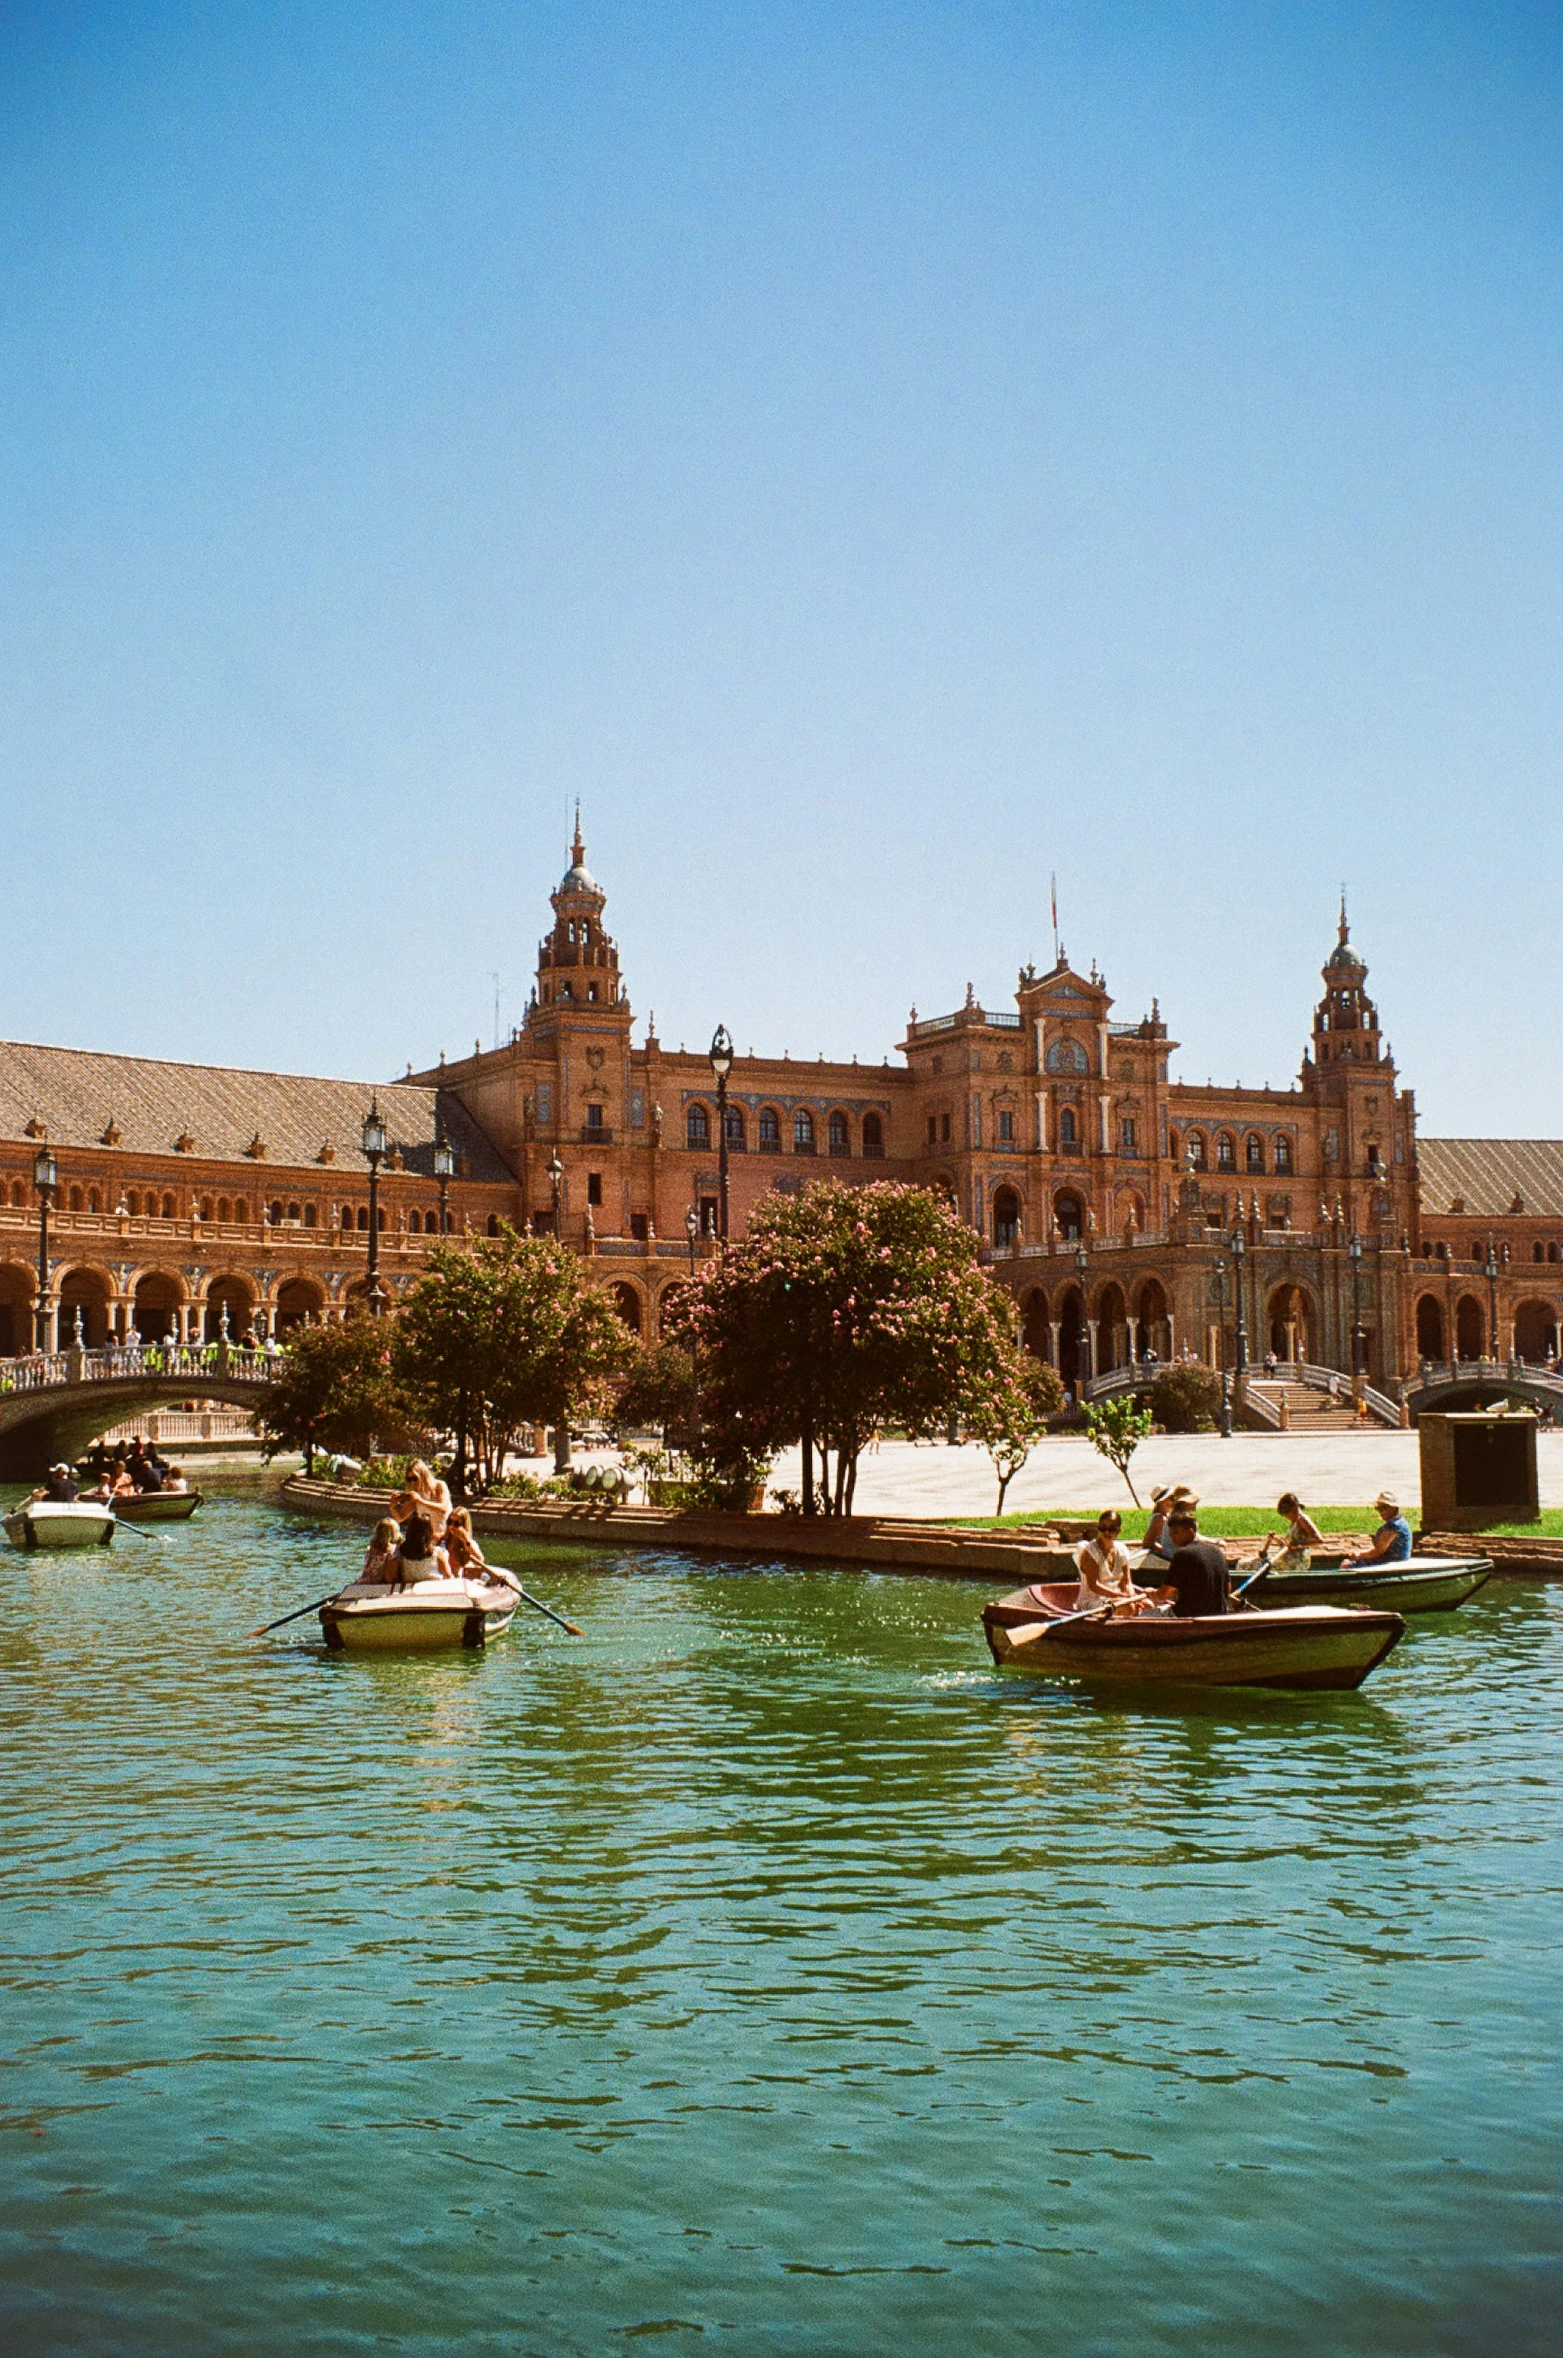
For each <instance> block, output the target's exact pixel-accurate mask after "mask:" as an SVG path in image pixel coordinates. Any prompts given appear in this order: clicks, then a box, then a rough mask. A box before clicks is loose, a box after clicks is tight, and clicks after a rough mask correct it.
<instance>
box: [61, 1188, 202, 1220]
mask: <svg viewBox="0 0 1563 2358" xmlns="http://www.w3.org/2000/svg"><path fill="white" fill-rule="evenodd" d="M87 1209H88V1211H89V1212H101V1211H102V1209H103V1198H102V1196H101V1195H99V1193H98V1191H97V1189H96V1188H95V1187H89V1188H88V1190H87ZM211 1216H212V1215H211V1213H210V1212H209V1211H208V1212H206V1213H204V1214H203V1215H202V1217H203V1218H204V1219H207V1220H209V1219H210V1218H211Z"/></svg>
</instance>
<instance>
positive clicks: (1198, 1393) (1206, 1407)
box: [1150, 1361, 1221, 1433]
mask: <svg viewBox="0 0 1563 2358" xmlns="http://www.w3.org/2000/svg"><path fill="white" fill-rule="evenodd" d="M1150 1406H1151V1414H1152V1416H1153V1417H1154V1418H1155V1419H1156V1422H1157V1424H1159V1425H1160V1427H1161V1429H1162V1431H1163V1432H1164V1433H1208V1432H1209V1431H1210V1429H1211V1427H1212V1426H1213V1425H1214V1423H1215V1421H1216V1417H1217V1414H1218V1412H1219V1410H1220V1407H1221V1379H1220V1377H1219V1376H1217V1375H1215V1374H1213V1373H1212V1371H1211V1370H1210V1369H1209V1368H1208V1367H1197V1366H1195V1365H1193V1364H1191V1363H1189V1362H1186V1361H1184V1362H1180V1363H1179V1364H1177V1365H1176V1366H1173V1367H1164V1368H1163V1369H1162V1370H1161V1372H1160V1373H1159V1374H1158V1376H1157V1377H1156V1380H1155V1382H1154V1383H1153V1384H1152V1385H1151V1390H1150Z"/></svg>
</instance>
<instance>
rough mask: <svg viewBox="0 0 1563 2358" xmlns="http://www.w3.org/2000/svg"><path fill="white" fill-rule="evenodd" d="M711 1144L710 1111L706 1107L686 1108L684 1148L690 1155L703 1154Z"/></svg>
mask: <svg viewBox="0 0 1563 2358" xmlns="http://www.w3.org/2000/svg"><path fill="white" fill-rule="evenodd" d="M710 1143H711V1109H710V1107H709V1106H708V1105H691V1106H686V1108H685V1110H684V1146H685V1150H686V1151H687V1152H688V1153H690V1154H704V1152H705V1150H706V1148H707V1147H708V1146H709V1145H710Z"/></svg>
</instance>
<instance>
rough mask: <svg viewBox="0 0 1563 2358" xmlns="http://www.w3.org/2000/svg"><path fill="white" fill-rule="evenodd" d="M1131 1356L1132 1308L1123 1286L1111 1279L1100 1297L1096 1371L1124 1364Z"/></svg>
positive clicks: (1097, 1307) (1097, 1298)
mask: <svg viewBox="0 0 1563 2358" xmlns="http://www.w3.org/2000/svg"><path fill="white" fill-rule="evenodd" d="M1128 1357H1129V1312H1128V1305H1127V1303H1126V1302H1125V1301H1124V1298H1123V1288H1122V1286H1121V1285H1119V1284H1118V1283H1117V1281H1116V1279H1110V1280H1109V1281H1108V1283H1107V1284H1106V1285H1104V1286H1103V1288H1102V1290H1101V1292H1100V1293H1099V1294H1098V1295H1097V1297H1096V1371H1095V1372H1096V1373H1097V1374H1098V1375H1105V1374H1106V1373H1107V1371H1108V1369H1109V1368H1112V1367H1123V1366H1125V1365H1126V1364H1127V1362H1128Z"/></svg>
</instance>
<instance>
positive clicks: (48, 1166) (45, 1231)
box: [33, 1146, 60, 1351]
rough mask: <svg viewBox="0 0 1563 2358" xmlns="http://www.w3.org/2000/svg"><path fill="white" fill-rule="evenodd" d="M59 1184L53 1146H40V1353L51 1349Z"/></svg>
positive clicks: (36, 1169)
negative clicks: (52, 1234)
mask: <svg viewBox="0 0 1563 2358" xmlns="http://www.w3.org/2000/svg"><path fill="white" fill-rule="evenodd" d="M59 1184H60V1169H59V1165H58V1163H56V1161H55V1159H54V1149H53V1147H51V1146H40V1147H39V1149H38V1152H37V1153H36V1154H35V1155H34V1157H33V1185H34V1187H36V1188H37V1190H38V1309H37V1312H36V1315H35V1318H34V1322H33V1341H34V1344H35V1346H36V1348H37V1349H38V1350H40V1351H47V1349H48V1348H49V1203H50V1199H51V1198H52V1196H53V1194H54V1191H55V1189H56V1188H57V1187H58V1186H59Z"/></svg>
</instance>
